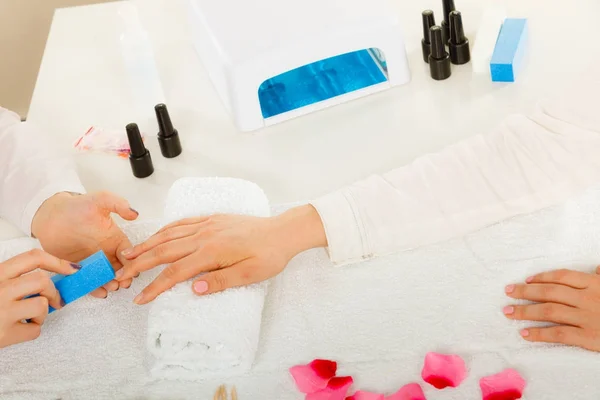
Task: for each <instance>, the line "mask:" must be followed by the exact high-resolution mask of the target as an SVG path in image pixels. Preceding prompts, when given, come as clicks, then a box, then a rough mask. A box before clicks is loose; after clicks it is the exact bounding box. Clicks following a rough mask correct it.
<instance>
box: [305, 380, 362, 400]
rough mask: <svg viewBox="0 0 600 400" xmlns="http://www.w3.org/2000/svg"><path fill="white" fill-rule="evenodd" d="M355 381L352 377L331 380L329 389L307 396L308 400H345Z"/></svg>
mask: <svg viewBox="0 0 600 400" xmlns="http://www.w3.org/2000/svg"><path fill="white" fill-rule="evenodd" d="M352 383H354V380H353V379H352V377H351V376H339V377H335V378H331V379H330V380H329V383H327V387H326V388H325V389H323V390H319V391H318V392H315V393H309V394H307V395H306V400H344V399H345V398H346V395H347V394H348V389H350V386H352Z"/></svg>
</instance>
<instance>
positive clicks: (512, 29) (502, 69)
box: [490, 18, 527, 82]
mask: <svg viewBox="0 0 600 400" xmlns="http://www.w3.org/2000/svg"><path fill="white" fill-rule="evenodd" d="M526 41H527V20H526V19H521V18H507V19H505V20H504V23H503V24H502V27H501V28H500V33H499V34H498V39H497V40H496V46H495V47H494V54H493V55H492V59H491V61H490V72H491V75H492V81H493V82H514V81H515V78H516V75H517V73H518V72H519V69H520V66H521V63H522V61H523V57H524V56H525V51H526V47H527V43H526Z"/></svg>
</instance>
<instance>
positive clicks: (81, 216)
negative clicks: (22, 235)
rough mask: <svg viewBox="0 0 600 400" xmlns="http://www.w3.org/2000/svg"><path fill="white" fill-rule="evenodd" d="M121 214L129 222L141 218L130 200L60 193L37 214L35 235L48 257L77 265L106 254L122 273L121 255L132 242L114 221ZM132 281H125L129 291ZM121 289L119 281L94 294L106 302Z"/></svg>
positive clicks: (105, 195)
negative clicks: (115, 215)
mask: <svg viewBox="0 0 600 400" xmlns="http://www.w3.org/2000/svg"><path fill="white" fill-rule="evenodd" d="M111 213H115V214H119V215H120V216H121V217H122V218H124V219H126V220H129V221H131V220H134V219H136V218H137V216H138V213H137V211H135V210H133V209H131V208H130V207H129V203H128V202H127V200H125V199H123V198H121V197H119V196H116V195H114V194H112V193H108V192H100V193H93V194H85V195H73V194H70V193H59V194H56V195H54V196H53V197H51V198H49V199H48V200H46V201H45V202H44V203H43V204H42V206H41V207H40V209H39V210H38V212H37V213H36V215H35V217H34V219H33V222H32V225H31V231H32V233H33V235H34V236H35V237H36V238H38V239H39V241H40V243H41V244H42V247H43V248H44V250H45V251H47V252H48V253H50V254H52V255H54V256H56V257H59V258H62V259H65V260H69V261H73V262H79V261H81V260H83V259H84V258H86V257H88V256H90V255H92V254H94V253H95V252H97V251H99V250H103V251H104V252H105V253H106V256H107V257H108V259H109V260H110V262H111V263H112V265H113V268H114V269H115V270H119V269H121V267H122V266H123V265H122V262H121V259H120V258H119V255H120V253H121V251H122V250H124V249H126V248H129V247H131V242H130V241H129V239H128V238H127V236H125V234H124V233H123V231H121V229H120V228H119V227H118V226H117V224H116V223H115V221H114V220H113V219H112V217H111ZM130 285H131V280H125V281H122V282H121V284H120V287H125V288H128V287H129V286H130ZM118 289H119V283H118V282H117V281H112V282H109V283H108V284H107V285H106V286H105V287H104V288H100V289H98V290H96V291H94V292H93V293H92V295H93V296H95V297H101V298H104V297H106V296H107V295H108V292H107V291H115V290H118Z"/></svg>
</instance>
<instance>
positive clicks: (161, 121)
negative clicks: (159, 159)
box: [154, 104, 181, 158]
mask: <svg viewBox="0 0 600 400" xmlns="http://www.w3.org/2000/svg"><path fill="white" fill-rule="evenodd" d="M154 111H155V112H156V119H157V121H158V128H159V131H158V144H159V145H160V152H161V153H162V155H163V156H164V157H166V158H174V157H177V156H178V155H180V154H181V142H180V141H179V132H177V130H176V129H174V128H173V123H172V122H171V116H170V115H169V111H168V110H167V106H166V105H164V104H158V105H157V106H156V107H154Z"/></svg>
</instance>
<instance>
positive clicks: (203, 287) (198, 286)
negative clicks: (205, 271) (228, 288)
mask: <svg viewBox="0 0 600 400" xmlns="http://www.w3.org/2000/svg"><path fill="white" fill-rule="evenodd" d="M207 290H208V283H206V282H205V281H198V282H196V283H194V292H196V293H198V294H202V293H204V292H206V291H207Z"/></svg>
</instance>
